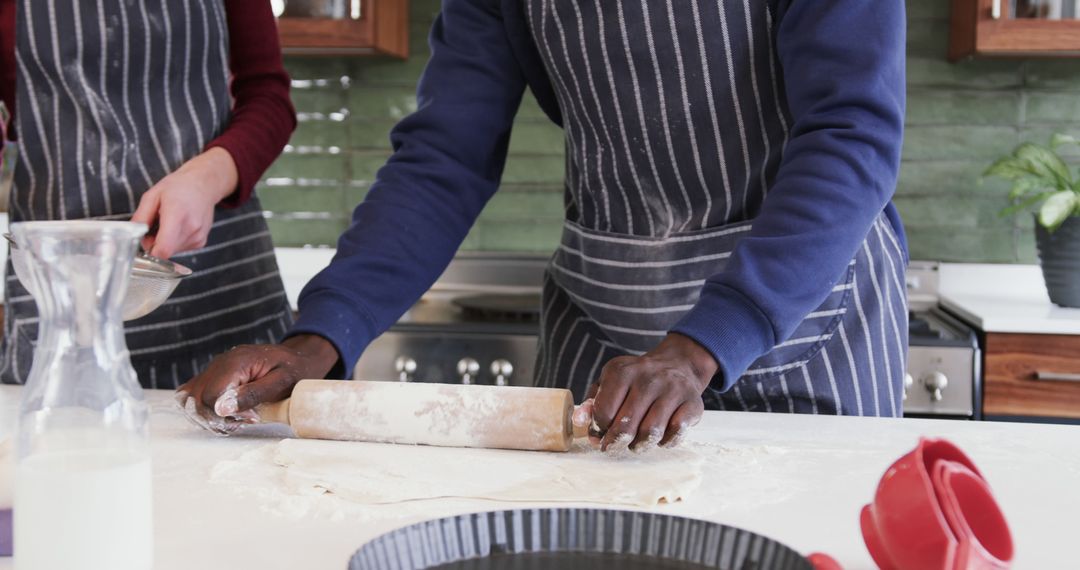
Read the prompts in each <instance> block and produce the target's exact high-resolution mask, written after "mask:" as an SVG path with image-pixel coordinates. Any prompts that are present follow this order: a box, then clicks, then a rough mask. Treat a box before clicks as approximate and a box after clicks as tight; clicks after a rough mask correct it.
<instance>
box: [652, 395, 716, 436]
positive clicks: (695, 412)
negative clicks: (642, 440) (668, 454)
mask: <svg viewBox="0 0 1080 570" xmlns="http://www.w3.org/2000/svg"><path fill="white" fill-rule="evenodd" d="M704 413H705V404H704V403H702V401H701V399H700V398H695V399H693V400H689V401H687V402H683V404H682V405H681V406H679V409H678V410H675V413H674V414H671V419H669V420H668V424H667V431H666V432H665V433H664V438H663V439H661V440H660V447H675V446H677V445H679V443H680V442H681V441H682V439H683V437H685V436H686V432H687V430H689V429H690V428H691V427H693V426H695V425H697V423H698V422H699V421H701V416H702V414H704Z"/></svg>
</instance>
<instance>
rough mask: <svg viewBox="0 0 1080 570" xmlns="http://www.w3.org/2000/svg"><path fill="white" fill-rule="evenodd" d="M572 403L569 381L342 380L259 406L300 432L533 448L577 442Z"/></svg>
mask: <svg viewBox="0 0 1080 570" xmlns="http://www.w3.org/2000/svg"><path fill="white" fill-rule="evenodd" d="M573 411H574V400H573V396H572V395H571V394H570V391H569V390H562V389H554V388H527V387H521V386H479V385H452V384H429V383H406V382H362V381H339V380H301V381H300V382H299V383H298V384H297V385H296V387H295V388H294V389H293V392H292V397H291V398H289V399H287V400H283V401H281V402H275V403H272V404H263V405H260V406H258V407H257V408H256V412H257V413H258V414H259V416H260V418H261V419H262V421H263V422H273V423H283V424H288V425H289V426H291V427H292V429H293V431H294V432H295V433H296V435H297V437H301V438H309V439H336V440H346V441H368V442H378V443H404V444H414V445H437V446H442V447H483V448H491V449H521V450H531V451H566V450H568V449H570V443H571V442H572V441H573V439H574V435H575V434H574V425H573V422H572V421H571V414H572V413H573Z"/></svg>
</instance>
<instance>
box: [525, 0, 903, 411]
mask: <svg viewBox="0 0 1080 570" xmlns="http://www.w3.org/2000/svg"><path fill="white" fill-rule="evenodd" d="M769 10H770V9H769V5H768V3H763V2H755V3H751V2H749V1H748V0H744V1H742V2H737V1H736V2H726V1H725V2H700V1H691V2H689V3H679V4H678V6H677V7H676V5H675V3H673V1H672V0H668V1H667V2H646V1H644V0H642V1H640V2H634V1H631V2H616V3H594V2H561V1H556V0H528V2H527V3H526V12H527V14H526V18H527V20H528V23H529V28H530V30H531V32H532V35H533V38H534V40H535V42H536V44H537V46H538V48H539V53H540V55H541V58H542V59H543V62H544V66H545V70H546V72H547V74H548V76H549V77H550V78H551V79H552V85H553V87H554V89H555V92H556V95H557V98H558V101H559V106H560V108H561V110H562V116H563V118H564V127H565V130H566V145H567V154H568V159H567V183H566V193H565V196H566V209H567V216H568V221H567V223H566V225H565V228H564V232H563V239H562V244H561V246H560V247H559V249H558V251H557V252H556V253H555V255H554V257H553V259H552V262H551V266H550V268H549V274H548V279H547V281H546V283H545V296H544V307H543V309H544V311H543V315H544V317H543V324H542V331H541V336H542V339H541V347H540V356H539V359H538V363H537V371H538V377H537V382H538V383H539V384H541V385H545V386H565V387H569V388H571V389H572V390H573V391H574V393H575V396H576V397H577V398H579V399H580V398H581V397H582V396H583V395H584V393H585V391H586V389H587V387H588V385H589V384H590V383H591V382H592V381H594V380H595V379H596V378H597V377H598V373H599V370H600V369H601V367H602V366H603V364H604V363H605V362H607V361H608V360H610V359H611V358H613V357H616V356H619V355H625V354H641V353H642V352H644V351H647V350H649V349H650V348H652V347H653V346H655V345H656V344H657V343H658V342H659V341H660V340H661V339H662V338H663V337H664V336H665V335H666V334H667V333H668V331H670V330H672V328H673V327H675V326H676V325H677V324H678V323H679V321H680V319H681V318H682V317H683V316H685V315H686V314H687V312H688V311H690V309H691V308H692V307H693V306H694V304H695V303H696V302H697V301H698V299H699V297H700V294H701V288H702V286H703V285H704V284H705V281H706V279H708V278H710V277H711V276H713V275H716V274H718V273H720V272H721V271H723V269H724V268H725V266H726V265H727V263H728V260H729V259H730V258H731V257H732V256H733V255H735V254H736V253H737V248H738V246H739V242H740V240H741V239H742V238H743V237H745V236H746V235H747V234H748V233H749V232H750V230H751V228H752V225H753V219H754V216H755V214H756V212H757V211H758V210H759V209H760V207H761V205H762V203H763V201H764V200H765V199H766V196H767V194H768V190H769V186H770V184H771V181H772V180H773V178H774V176H775V175H776V173H777V170H778V168H779V164H780V160H781V157H782V155H783V151H784V148H785V145H786V143H787V141H788V138H789V136H790V129H791V127H790V125H791V118H790V113H789V111H788V109H787V103H786V100H785V97H784V92H783V86H782V83H783V82H782V77H781V76H780V74H779V71H778V62H777V55H776V50H775V46H774V39H773V37H772V27H773V21H772V14H771V13H770V11H769ZM717 32H719V33H717ZM803 263H814V260H804V261H803ZM905 263H906V261H905V254H904V253H903V247H902V246H901V244H900V240H899V239H898V236H897V235H896V233H895V232H894V231H893V227H892V225H891V223H890V221H889V220H888V219H887V217H886V216H885V215H884V214H882V215H880V216H879V217H878V218H877V220H876V221H875V222H874V224H873V226H872V228H871V229H870V232H869V233H868V235H867V236H866V239H865V241H864V243H863V244H862V247H861V248H860V250H859V251H858V253H857V254H856V255H855V257H854V258H853V259H852V260H851V262H850V263H849V264H848V265H847V267H845V268H844V270H843V271H842V272H841V273H840V274H837V275H835V276H833V278H832V279H831V281H829V282H825V283H823V285H824V286H823V287H822V289H823V290H825V291H827V293H826V294H825V295H824V297H823V298H820V299H819V300H817V301H816V302H819V303H820V304H819V305H818V306H817V308H815V309H814V310H813V311H811V312H810V313H809V314H808V315H805V317H803V318H802V320H801V322H800V323H799V324H798V325H797V326H796V327H795V328H794V330H792V331H791V332H790V334H787V335H786V336H785V338H781V339H778V342H777V343H776V344H775V346H774V347H773V348H772V349H771V350H769V351H767V353H766V354H763V355H762V354H754V355H751V356H752V357H753V359H754V361H753V363H752V364H751V365H750V366H749V368H748V369H747V370H746V371H745V373H742V377H741V378H739V379H737V381H734V379H723V378H719V379H718V380H717V382H715V383H714V386H731V388H730V389H729V390H726V391H725V392H723V393H720V392H718V391H710V392H709V393H707V394H706V402H707V404H708V405H709V407H712V408H717V409H736V410H757V411H783V412H808V413H843V414H858V415H883V416H896V415H899V414H900V413H901V412H902V402H901V397H900V395H901V393H902V386H903V376H904V368H905V357H906V352H907V346H906V344H907V308H906V295H905V289H904V287H903V283H904V267H905ZM823 281H824V280H823ZM715 326H716V327H717V329H718V330H722V329H723V328H724V327H725V326H730V324H729V323H725V322H724V315H716V322H715ZM749 360H750V358H749V357H748V361H749Z"/></svg>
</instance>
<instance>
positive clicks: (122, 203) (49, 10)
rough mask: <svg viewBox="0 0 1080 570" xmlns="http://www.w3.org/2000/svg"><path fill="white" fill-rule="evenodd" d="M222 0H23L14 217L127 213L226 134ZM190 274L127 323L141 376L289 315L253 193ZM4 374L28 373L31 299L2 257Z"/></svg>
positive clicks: (256, 333)
mask: <svg viewBox="0 0 1080 570" xmlns="http://www.w3.org/2000/svg"><path fill="white" fill-rule="evenodd" d="M227 30H228V29H227V25H226V14H225V5H224V2H223V1H222V0H160V1H155V2H130V1H127V0H94V1H83V0H20V1H19V3H18V13H17V33H16V50H15V54H16V58H17V59H16V61H17V67H18V74H19V75H18V84H17V89H16V97H17V99H16V101H17V106H18V116H17V117H16V120H17V128H18V134H19V146H20V148H19V153H20V160H19V163H18V165H17V167H16V171H15V180H14V183H13V185H12V190H11V197H10V217H11V220H12V221H15V222H18V221H23V220H64V219H102V220H106V219H121V220H123V219H128V218H130V216H131V214H132V212H134V211H135V208H136V206H137V205H138V203H139V198H140V197H141V196H142V194H143V193H144V192H145V191H146V190H148V189H149V188H150V187H152V186H153V185H154V184H155V183H156V182H157V181H158V180H161V179H162V178H163V177H165V176H166V175H167V174H169V173H170V172H172V171H174V170H176V169H177V168H178V167H179V166H180V165H182V164H183V163H184V162H186V161H187V160H189V159H191V158H192V157H194V156H196V155H197V154H199V153H200V152H202V150H203V148H204V146H205V145H206V143H208V142H209V141H210V140H211V139H213V138H214V137H215V136H217V135H218V134H220V133H221V131H222V129H223V128H224V127H225V125H226V124H227V123H228V120H229V116H230V111H231V104H232V103H231V99H230V95H229V77H230V70H229V64H228V59H229V57H228V46H229V39H228V31H227ZM173 259H175V260H176V261H178V262H180V263H182V264H184V265H187V266H188V267H190V268H191V269H192V270H193V271H194V274H193V275H192V276H191V277H189V278H187V279H185V280H184V281H182V282H181V284H180V286H179V287H178V288H177V289H176V291H175V292H174V293H173V295H172V297H171V298H170V299H169V300H168V301H167V302H166V303H165V304H164V305H163V306H162V307H161V308H159V309H157V310H156V311H154V312H153V313H151V314H150V315H148V316H146V317H143V318H141V319H138V320H136V321H131V322H128V323H126V324H125V331H126V336H127V345H128V348H129V349H130V351H131V360H132V364H133V365H134V367H135V370H136V372H137V373H138V375H139V380H140V382H142V384H143V385H144V386H146V387H148V388H175V387H176V386H177V385H179V384H180V383H183V382H184V381H186V380H187V379H189V378H191V377H192V376H193V375H195V374H197V373H198V372H199V371H200V370H202V369H203V368H204V367H205V366H206V365H207V364H208V363H209V361H210V359H211V358H212V357H213V356H214V355H215V354H217V353H220V352H223V351H225V350H227V349H229V348H230V347H232V346H235V345H237V344H244V343H255V342H273V341H275V340H277V339H278V338H280V337H281V336H282V335H283V334H284V332H285V329H286V328H287V327H288V326H289V325H290V324H291V318H292V317H291V312H290V310H289V307H288V301H287V299H286V297H285V292H284V287H283V285H282V282H281V277H280V276H279V274H278V269H277V262H276V260H275V257H274V251H273V244H272V242H271V240H270V233H269V231H268V228H267V225H266V221H265V220H264V219H263V216H262V209H261V207H260V206H259V202H258V200H257V199H255V198H252V199H251V201H249V202H248V203H246V204H244V205H243V206H241V207H239V208H235V209H223V208H220V207H219V208H218V209H217V210H216V211H215V213H214V224H213V228H212V229H211V231H210V235H209V238H208V243H207V245H206V247H204V248H202V249H199V250H196V251H190V252H185V253H182V254H178V255H176V256H175V257H174V258H173ZM5 278H6V287H5V288H4V304H5V309H6V310H5V312H4V337H3V344H2V346H0V358H2V366H0V381H3V382H7V383H12V382H14V383H22V382H23V381H24V380H25V379H26V378H27V376H28V372H29V368H30V363H31V357H32V354H33V346H34V344H35V341H36V338H37V310H36V307H35V305H34V301H33V299H32V298H31V296H30V295H29V294H28V293H27V291H26V289H24V288H23V287H22V285H21V284H20V283H19V281H18V279H17V278H16V277H15V275H14V272H13V270H12V268H11V265H10V263H9V264H8V265H7V267H6V268H5Z"/></svg>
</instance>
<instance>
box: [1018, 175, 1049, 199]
mask: <svg viewBox="0 0 1080 570" xmlns="http://www.w3.org/2000/svg"><path fill="white" fill-rule="evenodd" d="M1045 187H1046V185H1045V184H1043V182H1042V180H1039V179H1038V178H1032V177H1030V176H1028V177H1025V178H1021V179H1019V180H1017V181H1016V182H1015V183H1013V185H1012V189H1011V190H1009V201H1011V202H1015V201H1016V200H1018V199H1020V197H1022V196H1023V195H1024V194H1027V193H1028V192H1031V191H1032V190H1040V189H1043V188H1045Z"/></svg>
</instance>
